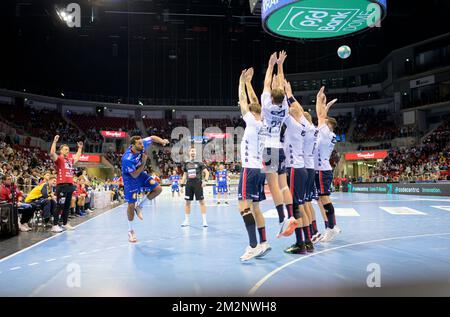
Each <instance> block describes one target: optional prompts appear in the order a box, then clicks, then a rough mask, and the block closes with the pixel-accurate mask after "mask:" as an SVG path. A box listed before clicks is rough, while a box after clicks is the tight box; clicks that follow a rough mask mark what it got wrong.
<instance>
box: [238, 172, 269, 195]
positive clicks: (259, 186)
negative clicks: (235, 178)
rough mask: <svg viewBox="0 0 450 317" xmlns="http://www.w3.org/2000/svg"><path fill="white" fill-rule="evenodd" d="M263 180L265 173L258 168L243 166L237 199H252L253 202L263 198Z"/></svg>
mask: <svg viewBox="0 0 450 317" xmlns="http://www.w3.org/2000/svg"><path fill="white" fill-rule="evenodd" d="M265 180H266V175H265V174H264V173H262V172H261V170H260V169H259V168H247V167H244V168H243V169H242V171H241V175H240V178H239V186H238V199H239V200H252V201H254V202H260V201H263V200H265V199H266V195H265V193H264V182H265Z"/></svg>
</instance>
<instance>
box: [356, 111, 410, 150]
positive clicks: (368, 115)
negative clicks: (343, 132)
mask: <svg viewBox="0 0 450 317" xmlns="http://www.w3.org/2000/svg"><path fill="white" fill-rule="evenodd" d="M410 136H416V132H415V130H414V128H412V127H407V126H399V125H398V124H396V123H395V122H394V120H392V119H391V118H390V115H389V113H388V111H387V110H385V109H381V110H378V111H375V109H374V108H369V109H364V108H362V109H361V111H360V112H359V113H358V115H357V116H356V117H355V128H354V130H353V135H352V140H353V142H375V141H389V140H392V139H394V138H404V137H410Z"/></svg>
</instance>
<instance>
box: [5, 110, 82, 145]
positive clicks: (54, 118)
mask: <svg viewBox="0 0 450 317" xmlns="http://www.w3.org/2000/svg"><path fill="white" fill-rule="evenodd" d="M0 116H1V118H2V119H3V121H4V122H7V123H8V124H12V125H13V126H14V127H15V128H16V129H18V130H19V131H23V132H24V133H26V134H28V135H31V136H39V137H40V138H41V139H43V140H44V141H47V142H49V141H51V140H53V137H54V135H56V134H59V135H60V138H61V140H64V142H67V143H75V142H77V141H79V140H82V139H83V137H82V136H81V135H80V132H79V130H78V129H77V128H76V127H74V126H72V125H70V124H69V123H67V121H66V120H64V118H63V117H62V116H61V114H60V113H58V112H57V111H56V110H50V109H35V108H31V107H28V106H24V107H18V106H0ZM49 118H51V119H50V120H49Z"/></svg>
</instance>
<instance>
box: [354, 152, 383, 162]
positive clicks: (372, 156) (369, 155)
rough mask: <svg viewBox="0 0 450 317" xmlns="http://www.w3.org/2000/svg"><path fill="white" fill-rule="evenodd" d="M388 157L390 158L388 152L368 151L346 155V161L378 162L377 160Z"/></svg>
mask: <svg viewBox="0 0 450 317" xmlns="http://www.w3.org/2000/svg"><path fill="white" fill-rule="evenodd" d="M387 156H388V152H387V151H367V152H355V153H345V159H346V160H347V161H356V160H358V161H359V160H377V159H384V158H385V157H387Z"/></svg>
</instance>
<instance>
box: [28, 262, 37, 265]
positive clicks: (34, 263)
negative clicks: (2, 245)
mask: <svg viewBox="0 0 450 317" xmlns="http://www.w3.org/2000/svg"><path fill="white" fill-rule="evenodd" d="M38 264H39V262H33V263H30V264H28V266H35V265H38Z"/></svg>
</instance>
